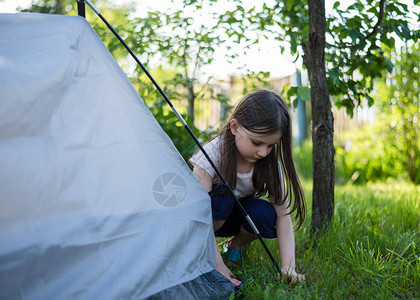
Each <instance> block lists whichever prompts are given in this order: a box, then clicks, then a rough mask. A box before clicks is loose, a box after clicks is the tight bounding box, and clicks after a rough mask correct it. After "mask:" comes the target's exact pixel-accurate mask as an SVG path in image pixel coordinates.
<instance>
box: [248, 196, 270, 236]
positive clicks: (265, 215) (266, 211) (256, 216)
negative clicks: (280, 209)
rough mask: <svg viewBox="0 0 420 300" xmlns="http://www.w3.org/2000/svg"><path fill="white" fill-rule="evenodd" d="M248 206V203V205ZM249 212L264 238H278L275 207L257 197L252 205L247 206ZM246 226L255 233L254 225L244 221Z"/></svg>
mask: <svg viewBox="0 0 420 300" xmlns="http://www.w3.org/2000/svg"><path fill="white" fill-rule="evenodd" d="M247 206H248V205H247ZM247 212H248V214H249V216H250V218H251V220H252V221H253V222H254V224H255V226H256V227H257V229H258V231H259V232H260V234H261V236H262V237H264V238H276V237H277V233H276V219H277V215H276V211H275V210H274V207H273V206H272V205H271V203H269V202H268V201H266V200H260V199H256V200H255V202H254V203H253V204H252V205H249V206H248V207H247ZM244 228H245V229H246V230H247V231H249V232H251V233H253V230H252V227H251V226H250V225H249V224H247V222H246V223H244Z"/></svg>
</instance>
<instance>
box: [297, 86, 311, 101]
mask: <svg viewBox="0 0 420 300" xmlns="http://www.w3.org/2000/svg"><path fill="white" fill-rule="evenodd" d="M297 93H298V95H299V96H300V98H301V99H302V100H303V101H311V89H310V88H309V87H307V86H302V85H299V86H298V87H297Z"/></svg>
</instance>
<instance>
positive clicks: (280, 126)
mask: <svg viewBox="0 0 420 300" xmlns="http://www.w3.org/2000/svg"><path fill="white" fill-rule="evenodd" d="M232 119H236V120H237V121H238V122H239V124H240V125H241V126H242V127H244V128H245V129H247V130H249V131H251V132H254V133H258V134H272V133H276V132H279V131H280V132H281V133H282V136H281V138H280V140H279V141H278V143H277V145H276V146H275V147H274V148H273V149H272V151H271V152H270V153H269V155H267V156H266V157H265V158H262V159H260V160H258V161H257V162H256V163H255V165H254V173H253V176H252V181H253V184H254V188H255V190H256V195H257V196H258V197H261V196H264V195H266V194H267V195H268V197H269V198H270V199H274V203H275V204H284V203H285V202H286V201H287V199H288V198H289V199H290V203H289V207H291V211H290V213H292V212H294V211H296V216H295V218H294V219H295V220H297V228H300V227H301V225H302V223H303V222H304V219H305V216H306V207H305V197H304V193H303V189H302V186H301V184H300V180H299V177H298V175H297V172H296V167H295V164H294V161H293V155H292V134H291V133H292V129H291V123H290V115H289V109H288V107H287V104H286V102H285V101H284V100H283V99H282V98H281V97H280V96H279V95H278V94H276V93H275V92H273V91H269V90H257V91H255V92H252V93H250V94H248V95H246V96H245V97H244V98H243V99H242V100H241V101H240V102H239V104H238V105H237V106H236V108H235V110H234V112H233V114H232V116H231V117H230V119H229V121H228V122H227V123H226V124H225V125H224V127H223V128H222V130H221V132H220V133H219V134H218V135H219V136H220V137H221V141H223V142H222V143H221V144H220V154H221V160H220V161H221V165H220V172H221V173H222V175H223V176H224V177H225V179H226V180H227V182H228V183H229V185H230V186H231V187H232V189H234V188H235V187H236V173H237V172H236V158H237V150H236V145H235V137H234V135H233V134H232V132H231V130H230V120H232ZM279 161H280V164H281V167H282V170H283V177H284V182H285V187H286V191H283V184H281V182H280V180H281V175H280V174H279V168H278V163H279ZM282 195H284V197H282Z"/></svg>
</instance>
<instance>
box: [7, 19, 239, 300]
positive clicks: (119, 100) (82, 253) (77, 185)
mask: <svg viewBox="0 0 420 300" xmlns="http://www.w3.org/2000/svg"><path fill="white" fill-rule="evenodd" d="M0 79H1V80H0V92H1V96H0V99H1V106H0V299H144V298H152V299H214V298H218V297H219V298H225V297H226V295H229V294H230V293H231V292H232V291H233V289H234V287H233V285H232V284H231V283H230V282H229V281H228V280H227V279H225V278H224V277H223V276H222V275H220V274H219V273H218V272H217V271H216V270H215V249H214V241H213V235H212V234H213V233H212V220H211V208H210V200H209V197H208V195H207V193H206V192H205V191H204V189H203V188H202V187H201V186H200V184H199V182H198V181H197V180H196V179H195V177H194V175H193V174H192V173H191V171H190V170H189V168H188V166H187V165H186V163H185V162H184V160H183V159H182V157H181V156H180V154H179V153H178V151H177V150H176V149H175V147H174V146H173V144H172V142H171V140H170V139H169V138H168V136H167V135H166V134H165V133H164V132H163V131H162V129H161V128H160V126H159V124H158V123H157V122H156V121H155V119H154V118H153V116H152V115H151V114H150V112H149V111H148V110H147V107H146V106H145V104H144V103H143V102H142V101H141V99H140V97H139V96H138V94H137V92H136V91H135V89H134V88H133V86H132V85H131V83H130V81H129V80H128V78H127V77H126V75H125V74H124V73H123V71H122V70H121V68H120V67H119V66H118V64H117V63H116V61H115V60H114V58H113V57H112V56H111V54H110V53H109V52H108V50H107V49H106V47H105V46H104V45H103V43H102V41H101V40H100V38H99V37H98V36H97V35H96V33H95V32H94V31H93V29H92V28H91V27H90V25H89V23H88V22H87V21H86V20H85V19H83V18H82V17H79V16H56V15H43V14H28V13H27V14H24V13H23V14H2V15H0Z"/></svg>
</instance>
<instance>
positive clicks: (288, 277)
mask: <svg viewBox="0 0 420 300" xmlns="http://www.w3.org/2000/svg"><path fill="white" fill-rule="evenodd" d="M281 272H282V274H283V276H282V281H290V282H292V283H294V282H300V281H305V275H301V274H298V273H296V270H295V269H290V268H282V269H281Z"/></svg>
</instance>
